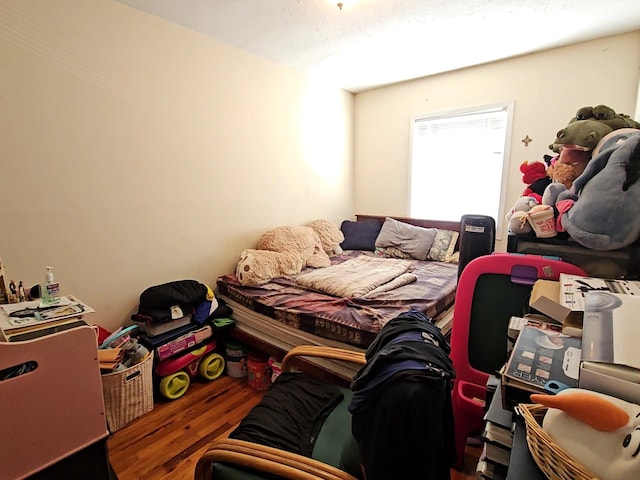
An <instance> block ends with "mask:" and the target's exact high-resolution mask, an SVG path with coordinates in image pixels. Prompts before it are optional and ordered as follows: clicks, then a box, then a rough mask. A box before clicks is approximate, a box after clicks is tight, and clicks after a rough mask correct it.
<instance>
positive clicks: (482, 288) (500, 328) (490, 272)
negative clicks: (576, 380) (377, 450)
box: [451, 253, 586, 467]
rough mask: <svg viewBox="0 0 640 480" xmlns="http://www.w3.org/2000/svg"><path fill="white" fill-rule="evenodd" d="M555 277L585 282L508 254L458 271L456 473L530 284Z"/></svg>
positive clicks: (545, 260)
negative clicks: (509, 329) (489, 380)
mask: <svg viewBox="0 0 640 480" xmlns="http://www.w3.org/2000/svg"><path fill="white" fill-rule="evenodd" d="M560 273H568V274H573V275H585V276H586V274H585V272H584V271H583V270H582V269H581V268H579V267H576V266H575V265H572V264H570V263H566V262H563V261H561V260H559V259H554V258H551V257H543V256H540V255H519V254H510V253H494V254H492V255H485V256H482V257H478V258H476V259H474V260H472V261H471V262H469V263H468V264H467V265H466V266H465V268H464V270H463V271H462V274H461V276H460V280H459V281H458V289H457V293H456V301H455V308H454V313H453V326H452V329H451V359H452V360H453V366H454V368H455V370H456V379H455V381H454V386H453V393H452V404H453V416H454V420H455V439H456V456H457V462H456V467H460V466H462V463H463V461H464V448H465V445H466V443H467V438H468V437H469V436H470V435H473V434H476V433H479V432H480V431H481V429H482V426H483V421H482V419H483V415H484V401H485V398H486V383H487V380H488V378H489V375H490V374H493V373H496V372H497V371H498V370H499V369H500V367H501V366H502V364H503V363H504V362H505V361H506V360H507V329H508V325H509V319H510V318H511V316H514V315H515V316H522V315H524V314H526V313H528V311H529V307H528V305H529V297H530V295H531V287H532V285H533V283H534V282H535V280H537V279H546V280H558V278H559V275H560Z"/></svg>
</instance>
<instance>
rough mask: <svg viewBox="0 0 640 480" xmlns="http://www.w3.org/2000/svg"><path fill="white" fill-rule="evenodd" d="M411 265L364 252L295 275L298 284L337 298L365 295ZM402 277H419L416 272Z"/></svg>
mask: <svg viewBox="0 0 640 480" xmlns="http://www.w3.org/2000/svg"><path fill="white" fill-rule="evenodd" d="M410 268H411V262H409V261H407V260H399V259H395V258H376V257H369V256H366V255H360V256H359V257H356V258H352V259H350V260H347V261H345V262H342V263H339V264H337V265H332V266H330V267H326V268H318V269H316V270H312V271H310V272H306V273H301V274H298V275H295V276H294V278H295V282H296V283H297V284H298V285H301V286H303V287H306V288H310V289H313V290H319V291H321V292H324V293H328V294H329V295H335V296H336V297H364V296H366V295H367V294H369V293H371V292H372V291H374V290H376V289H377V288H378V287H382V286H383V285H387V284H389V282H392V281H393V280H395V279H397V278H398V277H400V276H401V275H403V274H405V273H406V272H407V271H408V270H409V269H410ZM402 278H403V279H406V280H411V279H413V280H414V281H415V280H417V277H416V276H415V275H414V276H412V277H409V276H405V277H402ZM402 283H403V282H394V283H393V285H394V288H397V287H400V286H402ZM392 289H393V288H387V290H392Z"/></svg>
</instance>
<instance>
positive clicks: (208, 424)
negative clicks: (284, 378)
mask: <svg viewBox="0 0 640 480" xmlns="http://www.w3.org/2000/svg"><path fill="white" fill-rule="evenodd" d="M263 394H264V392H257V391H255V390H251V389H250V388H249V387H248V385H247V382H246V379H235V378H231V377H229V376H226V375H225V376H222V377H220V378H219V379H217V380H214V381H212V382H205V381H204V380H200V379H199V378H195V379H193V384H192V385H191V387H190V388H189V391H188V392H187V394H186V395H185V396H184V397H182V398H180V399H178V400H175V401H173V402H169V401H157V402H156V405H155V407H154V409H153V410H152V411H151V412H150V413H148V414H146V415H144V416H142V417H140V418H138V419H136V420H134V421H133V422H131V423H129V424H128V425H126V426H124V427H123V428H121V429H120V430H118V431H116V432H115V433H113V434H112V435H111V436H110V438H109V441H108V446H109V457H110V460H111V464H112V466H113V469H114V470H115V472H116V474H117V475H118V479H119V480H168V479H171V480H191V479H193V472H194V470H195V465H196V462H197V460H198V458H200V456H201V455H202V453H203V452H204V451H205V450H206V449H207V445H208V444H209V443H210V442H211V441H213V440H214V439H216V438H218V437H226V436H227V435H228V434H229V432H231V431H232V430H233V429H234V428H235V426H236V425H237V424H238V422H240V420H241V419H242V418H243V417H244V416H245V415H246V414H247V413H248V412H249V410H250V409H251V408H252V407H253V406H254V405H255V404H256V403H258V402H259V401H260V399H261V398H262V396H263ZM479 452H480V451H479V449H476V448H467V455H466V456H465V465H464V468H463V470H462V471H461V472H459V471H456V470H452V471H451V478H452V480H472V479H474V478H475V477H474V475H475V467H476V464H477V462H478V455H479Z"/></svg>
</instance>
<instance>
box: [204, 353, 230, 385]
mask: <svg viewBox="0 0 640 480" xmlns="http://www.w3.org/2000/svg"><path fill="white" fill-rule="evenodd" d="M198 372H199V373H200V375H201V376H202V377H204V378H206V379H207V380H215V379H216V378H218V377H219V376H220V375H222V372H224V358H222V355H220V354H219V353H211V354H209V355H207V356H206V357H204V358H203V359H202V361H201V362H200V366H199V367H198Z"/></svg>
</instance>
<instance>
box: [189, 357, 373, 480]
mask: <svg viewBox="0 0 640 480" xmlns="http://www.w3.org/2000/svg"><path fill="white" fill-rule="evenodd" d="M297 357H319V358H330V359H335V360H344V361H349V362H354V363H356V364H358V365H364V364H365V362H366V361H365V355H364V353H360V352H354V351H350V350H343V349H337V348H331V347H316V346H300V347H296V348H294V349H292V350H291V351H290V352H289V353H288V354H287V355H286V356H285V358H284V360H283V362H282V371H283V372H291V371H292V366H293V364H294V363H295V359H296V358H297ZM292 375H295V377H292V379H293V381H295V380H296V379H297V378H298V376H300V377H299V378H300V379H301V380H302V379H303V377H304V376H307V374H306V373H302V372H299V373H294V374H292ZM338 388H339V391H340V393H341V394H342V399H341V400H340V401H339V402H338V403H337V404H336V405H335V406H334V407H333V409H332V410H331V412H330V413H329V414H328V416H327V417H326V419H325V420H324V422H323V424H322V427H321V428H320V431H319V433H318V435H317V437H316V439H315V442H314V444H313V449H312V452H311V455H310V456H309V457H307V456H304V455H300V454H297V453H291V452H289V451H286V450H282V449H279V448H273V447H269V446H265V445H261V444H258V443H253V442H249V441H246V440H239V439H235V438H226V439H220V440H216V441H214V442H213V443H212V444H211V445H210V446H209V449H208V450H207V451H206V452H205V453H204V454H203V455H202V456H201V457H200V459H199V460H198V462H197V465H196V470H195V479H196V480H234V479H238V480H240V479H242V480H261V479H265V478H273V476H274V475H275V476H277V477H281V478H288V479H294V480H296V479H300V480H302V479H304V480H311V479H314V480H315V479H324V480H357V479H360V478H362V476H361V473H360V460H359V456H358V446H357V444H356V441H355V439H354V438H353V436H352V434H351V416H350V414H349V412H348V410H347V407H348V405H349V403H350V402H351V397H352V393H351V391H350V390H349V389H348V388H344V387H338ZM271 393H272V392H268V393H267V394H266V395H265V397H266V396H268V395H270V394H271ZM263 401H264V400H263Z"/></svg>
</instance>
